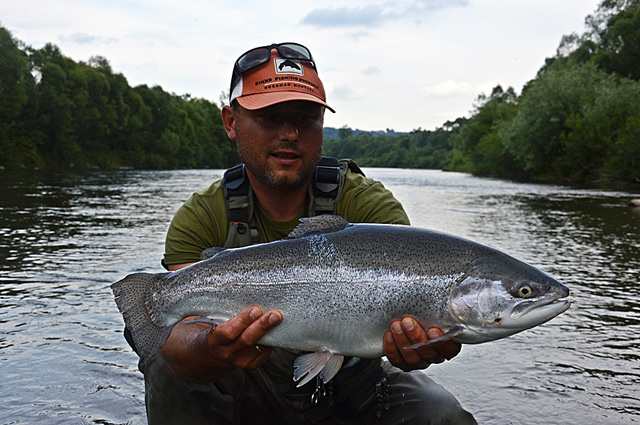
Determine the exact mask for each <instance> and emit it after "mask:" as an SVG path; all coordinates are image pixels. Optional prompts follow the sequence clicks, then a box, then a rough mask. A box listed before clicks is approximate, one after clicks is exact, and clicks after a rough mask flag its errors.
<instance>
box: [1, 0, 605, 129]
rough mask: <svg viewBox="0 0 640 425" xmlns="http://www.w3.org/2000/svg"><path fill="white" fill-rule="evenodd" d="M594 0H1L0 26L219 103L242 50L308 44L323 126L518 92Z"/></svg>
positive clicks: (447, 115) (412, 123)
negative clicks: (321, 91) (324, 106)
mask: <svg viewBox="0 0 640 425" xmlns="http://www.w3.org/2000/svg"><path fill="white" fill-rule="evenodd" d="M599 3H600V0H397V1H396V0H393V1H375V0H350V1H344V0H324V1H317V0H298V1H295V2H291V1H254V0H250V1H242V0H236V1H229V0H227V1H220V0H181V1H169V0H134V1H124V0H85V1H81V0H0V24H1V25H2V26H4V27H5V28H7V29H8V30H9V31H10V32H11V33H12V34H13V36H14V37H15V38H17V39H19V40H21V41H23V42H25V43H26V44H28V45H31V46H33V47H37V48H39V47H42V46H43V45H44V44H45V43H47V42H51V43H53V44H55V45H57V46H58V47H59V48H60V50H61V51H62V53H63V54H64V55H65V56H68V57H70V58H72V59H73V60H75V61H87V60H88V59H89V58H90V57H91V56H95V55H99V56H103V57H105V58H107V60H108V61H109V62H110V64H111V67H112V68H113V70H114V71H115V72H117V73H122V74H123V75H124V76H125V77H126V78H127V80H128V81H129V84H130V85H132V86H135V85H139V84H147V85H149V86H153V85H160V86H162V88H163V89H164V90H165V91H168V92H173V93H176V94H179V95H181V94H185V93H189V94H191V95H192V96H196V97H203V98H206V99H209V100H211V101H214V102H216V103H218V99H219V97H220V94H221V92H223V91H227V90H228V86H229V80H230V76H231V70H232V66H233V62H234V61H235V60H236V58H237V57H238V56H239V55H240V54H242V53H243V52H244V51H246V50H248V49H250V48H252V47H256V46H262V45H265V44H271V43H273V42H283V41H295V42H299V43H301V44H304V45H305V46H307V47H308V48H309V49H310V50H311V52H312V54H313V56H314V58H315V60H316V62H317V65H318V71H319V74H320V78H321V79H322V80H323V82H324V85H325V88H326V90H327V97H328V103H329V104H330V105H331V106H332V107H333V108H334V109H335V110H336V113H335V114H331V113H330V112H327V116H326V119H325V125H327V126H332V127H342V126H343V125H348V126H349V127H352V128H359V129H363V130H384V129H386V128H390V129H394V130H396V131H411V130H413V129H417V128H422V129H426V130H433V129H435V128H436V127H439V126H441V125H442V124H443V123H444V122H446V121H447V120H454V119H456V118H458V117H461V116H469V114H470V111H471V110H472V109H473V104H474V100H475V99H476V97H477V96H478V95H479V94H480V93H486V94H489V93H490V91H491V88H492V87H494V86H495V85H497V84H501V85H502V86H503V87H504V88H506V87H508V86H511V87H513V88H514V89H515V90H516V92H517V93H520V91H521V89H522V86H523V85H524V84H525V83H526V82H527V81H529V80H531V79H532V78H534V77H535V75H536V72H537V71H538V70H539V69H540V67H541V66H542V65H543V63H544V59H545V58H546V57H550V56H553V55H554V54H555V51H556V48H557V47H558V44H559V42H560V39H561V37H562V36H563V35H566V34H570V33H572V32H578V33H582V32H583V31H584V29H585V27H584V18H585V17H586V16H587V15H589V14H592V13H593V12H594V11H595V10H596V8H597V6H598V4H599Z"/></svg>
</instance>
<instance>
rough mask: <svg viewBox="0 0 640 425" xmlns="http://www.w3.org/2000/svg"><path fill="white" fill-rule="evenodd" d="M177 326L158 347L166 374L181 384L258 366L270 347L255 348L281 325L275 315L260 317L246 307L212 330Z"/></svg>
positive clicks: (204, 326)
mask: <svg viewBox="0 0 640 425" xmlns="http://www.w3.org/2000/svg"><path fill="white" fill-rule="evenodd" d="M191 319H194V317H187V318H186V319H184V320H183V321H182V322H179V323H177V324H176V325H175V326H174V328H173V330H172V331H171V335H170V336H169V339H168V340H167V342H166V343H165V345H164V346H163V347H162V355H163V357H164V358H165V360H166V362H167V365H168V367H169V370H171V372H172V373H173V374H174V375H176V376H177V377H179V378H181V379H184V380H192V381H200V382H212V381H215V380H217V379H220V378H222V377H224V376H226V375H227V374H229V373H230V372H231V371H233V370H234V369H236V368H242V369H255V368H258V367H260V366H262V365H263V364H264V363H265V362H266V361H267V358H268V357H269V355H270V354H271V352H272V351H273V348H272V347H266V346H262V345H257V342H258V341H259V340H260V338H262V337H263V336H264V335H265V334H266V333H267V332H268V331H269V330H270V329H271V328H273V327H274V326H276V325H277V324H278V323H280V322H281V321H282V314H281V313H280V312H279V311H270V312H267V313H266V314H262V310H261V309H260V308H259V307H256V306H254V307H249V308H246V309H245V310H243V311H241V312H240V313H238V315H237V316H235V317H234V318H232V319H230V320H229V321H227V322H224V323H222V324H220V325H218V326H215V327H213V328H212V326H211V325H209V324H205V323H184V322H185V321H188V320H191Z"/></svg>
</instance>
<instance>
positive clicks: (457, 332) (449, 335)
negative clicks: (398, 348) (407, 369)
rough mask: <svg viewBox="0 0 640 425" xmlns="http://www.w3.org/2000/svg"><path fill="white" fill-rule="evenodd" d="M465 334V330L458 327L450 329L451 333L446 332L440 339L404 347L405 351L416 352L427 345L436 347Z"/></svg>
mask: <svg viewBox="0 0 640 425" xmlns="http://www.w3.org/2000/svg"><path fill="white" fill-rule="evenodd" d="M463 332H464V328H462V327H459V326H457V327H455V328H451V329H449V331H447V332H445V334H444V335H442V336H439V337H438V338H434V339H430V340H429V341H425V342H419V343H417V344H413V345H410V346H408V347H404V349H405V350H409V349H412V350H415V349H416V348H419V347H423V346H425V345H434V344H438V343H441V342H445V341H449V340H451V339H453V338H455V337H457V336H458V335H462V333H463Z"/></svg>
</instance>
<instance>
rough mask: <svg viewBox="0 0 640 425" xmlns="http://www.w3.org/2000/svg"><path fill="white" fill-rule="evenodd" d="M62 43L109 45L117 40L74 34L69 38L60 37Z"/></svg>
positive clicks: (79, 33) (82, 33) (80, 33)
mask: <svg viewBox="0 0 640 425" xmlns="http://www.w3.org/2000/svg"><path fill="white" fill-rule="evenodd" d="M60 39H61V40H62V41H68V42H71V43H75V44H110V43H115V42H117V41H118V40H117V39H116V38H113V37H100V36H97V35H91V34H87V33H84V32H76V33H74V34H71V35H69V36H62V37H60Z"/></svg>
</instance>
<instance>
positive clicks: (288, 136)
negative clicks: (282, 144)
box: [280, 120, 299, 142]
mask: <svg viewBox="0 0 640 425" xmlns="http://www.w3.org/2000/svg"><path fill="white" fill-rule="evenodd" d="M298 136H299V133H298V127H296V124H295V122H294V121H292V120H285V121H283V122H282V124H281V125H280V140H288V141H290V142H295V141H297V140H298Z"/></svg>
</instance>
